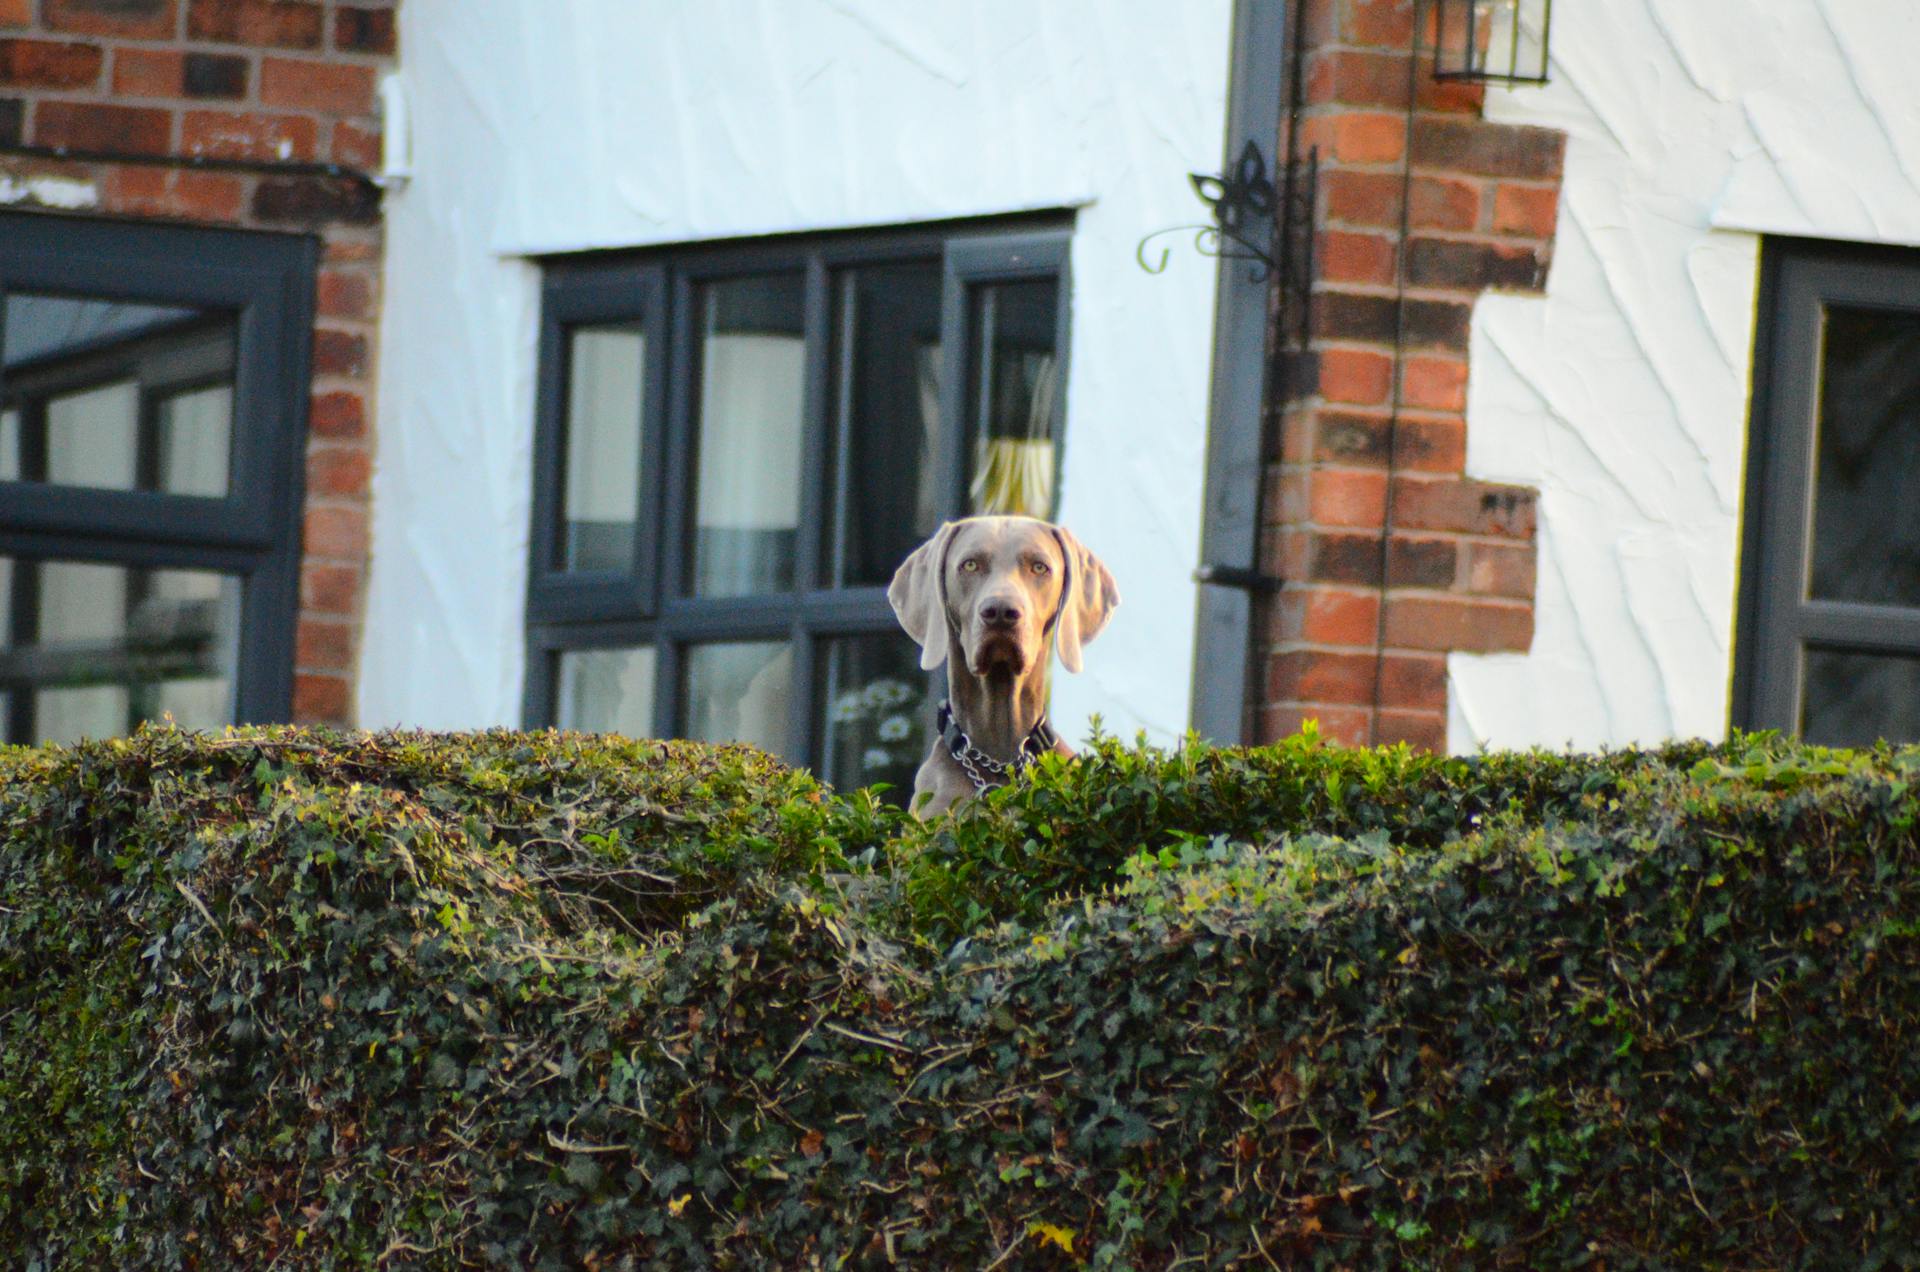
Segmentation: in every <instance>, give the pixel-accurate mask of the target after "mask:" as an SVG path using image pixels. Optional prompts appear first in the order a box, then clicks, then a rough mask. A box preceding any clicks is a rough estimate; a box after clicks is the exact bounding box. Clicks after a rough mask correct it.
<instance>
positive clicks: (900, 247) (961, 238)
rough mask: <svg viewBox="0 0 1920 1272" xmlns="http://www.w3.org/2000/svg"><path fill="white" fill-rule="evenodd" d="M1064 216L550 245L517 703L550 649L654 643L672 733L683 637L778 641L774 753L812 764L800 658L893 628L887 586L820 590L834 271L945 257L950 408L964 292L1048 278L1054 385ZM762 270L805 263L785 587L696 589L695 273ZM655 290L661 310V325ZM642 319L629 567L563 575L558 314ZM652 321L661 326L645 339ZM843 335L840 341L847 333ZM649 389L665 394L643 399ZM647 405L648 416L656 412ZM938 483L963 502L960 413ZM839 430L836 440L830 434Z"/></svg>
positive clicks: (812, 713)
mask: <svg viewBox="0 0 1920 1272" xmlns="http://www.w3.org/2000/svg"><path fill="white" fill-rule="evenodd" d="M1071 231H1072V220H1071V216H1070V214H1066V213H1045V214H1036V215H1034V216H1030V217H1021V218H1017V219H1016V218H1006V219H1001V220H995V221H989V222H980V221H966V222H946V223H940V224H933V225H927V226H921V227H915V228H911V229H881V230H859V231H837V232H833V233H829V234H816V235H795V236H791V237H782V238H777V239H759V240H752V241H748V242H744V243H737V244H720V245H701V246H695V247H680V248H669V249H650V250H647V251H643V252H637V253H622V254H619V255H609V254H592V255H588V256H575V257H566V258H549V259H547V260H546V261H544V262H542V264H543V265H544V267H545V279H544V285H543V300H542V307H541V338H540V351H541V355H540V371H539V379H538V385H537V401H536V409H535V421H536V428H535V437H534V478H535V480H534V498H533V508H532V514H533V525H532V533H531V536H530V541H531V554H530V555H531V560H530V565H531V569H530V576H529V580H528V592H527V664H526V678H525V690H524V695H523V712H524V718H525V720H526V722H527V723H528V725H529V726H530V727H538V726H542V725H546V724H549V723H551V722H552V721H553V720H554V717H555V711H556V701H555V698H556V693H557V689H558V684H557V681H558V677H557V675H556V664H557V662H558V655H560V654H561V653H563V652H568V651H575V650H592V649H618V648H626V647H631V646H634V645H641V644H646V645H651V646H653V648H654V650H655V651H656V652H655V660H656V661H655V681H654V686H655V688H654V725H655V732H656V733H658V734H659V735H660V736H663V737H672V736H680V735H682V733H683V730H684V723H685V719H684V711H685V705H686V704H685V703H684V701H683V700H682V693H681V684H682V681H683V679H684V670H685V651H686V648H687V647H688V646H689V645H695V644H699V643H702V642H706V641H714V640H727V641H754V640H766V641H774V640H780V641H788V642H791V644H792V647H793V650H794V658H795V674H794V679H793V684H792V691H791V694H792V696H791V698H790V701H789V708H790V714H789V718H788V731H787V739H786V746H785V750H786V754H787V755H789V756H792V757H799V758H800V760H801V762H803V763H817V762H818V758H819V756H820V754H821V750H822V747H823V745H824V741H823V738H822V736H821V734H822V729H821V722H820V721H819V720H818V719H816V717H818V716H819V715H820V704H819V703H818V702H817V701H815V697H816V685H815V675H814V669H815V667H816V665H817V662H818V658H819V655H820V648H821V645H822V644H823V642H825V641H828V640H831V639H833V638H835V637H841V636H859V635H866V634H872V633H885V632H891V631H894V630H896V627H897V625H896V622H895V619H894V616H893V612H892V610H891V608H890V607H889V606H888V605H887V600H886V589H885V588H884V587H839V588H836V587H832V586H830V585H829V584H828V583H827V582H826V581H825V580H824V579H823V577H822V564H821V563H822V555H823V554H822V550H821V541H822V539H823V537H824V536H823V534H822V527H823V525H824V519H825V518H826V517H827V516H828V515H829V513H830V510H829V509H828V508H827V506H826V505H827V499H828V485H829V481H830V475H829V474H828V473H827V471H826V469H827V459H828V455H829V453H830V449H829V448H830V446H831V445H832V444H833V439H830V438H829V436H828V433H829V429H830V421H831V417H832V414H833V412H832V411H830V409H829V407H830V403H829V402H828V389H829V381H830V375H829V366H828V361H829V358H830V356H831V354H832V350H833V347H834V343H835V342H834V341H833V340H832V339H831V338H830V327H831V323H832V320H833V297H832V294H831V282H832V277H833V274H834V271H836V270H839V269H842V268H846V267H850V266H860V265H886V264H896V263H906V262H915V261H918V262H928V263H931V262H940V263H941V264H942V268H943V279H944V283H943V288H942V310H941V345H942V348H943V349H944V350H947V351H948V352H947V353H946V354H944V355H943V370H942V381H941V389H940V402H941V414H942V417H943V419H944V420H947V421H958V420H961V419H962V416H963V414H964V413H965V404H966V401H967V398H966V385H965V383H964V380H965V377H964V375H956V374H953V373H952V369H953V368H955V367H960V368H965V367H966V366H967V365H968V361H967V354H968V340H969V337H970V332H969V331H968V325H969V321H968V320H969V317H970V314H969V310H968V304H967V301H968V296H969V289H971V288H974V287H978V286H981V285H983V284H992V283H998V282H1008V281H1018V280H1022V279H1033V278H1054V279H1058V280H1059V283H1060V305H1059V319H1058V344H1057V347H1058V349H1059V351H1060V352H1059V358H1060V363H1059V366H1060V375H1061V376H1062V382H1063V383H1064V377H1065V375H1066V371H1067V363H1068V360H1069V356H1070V348H1071V346H1070V344H1069V341H1068V339H1067V333H1068V330H1069V328H1070V318H1071V316H1070V312H1069V310H1070V304H1069V300H1068V298H1069V295H1070V287H1069V278H1068V255H1069V247H1070V243H1071ZM775 272H790V273H801V274H804V276H805V287H806V301H805V309H804V327H805V331H806V351H805V370H804V388H803V401H804V414H805V418H804V421H803V426H802V441H801V454H802V466H803V473H802V481H803V485H802V489H801V508H800V533H799V535H798V538H797V540H796V551H797V559H796V562H795V575H796V586H795V588H794V590H792V591H791V592H781V593H769V594H760V595H753V596H738V597H711V598H702V597H695V596H692V595H690V594H688V593H689V588H688V586H687V579H686V577H685V571H686V565H687V560H688V550H687V549H688V544H689V540H690V518H691V516H692V512H693V480H694V449H695V441H694V430H695V426H696V421H695V419H694V413H695V406H696V403H697V400H698V373H697V361H698V359H697V353H696V349H697V344H698V342H697V340H696V333H695V330H694V310H695V305H694V301H693V297H694V292H695V289H696V288H697V287H698V286H699V285H701V284H703V283H707V282H713V281H719V280H724V279H727V278H733V277H742V276H752V275H763V274H768V273H775ZM662 297H664V298H665V310H666V315H665V316H666V320H667V321H666V324H665V326H664V327H663V326H662V325H661V323H660V317H661V308H662V304H661V302H662ZM636 320H638V321H642V322H644V324H645V328H646V332H647V354H646V356H647V359H648V365H647V368H646V377H645V382H644V387H643V390H642V392H643V396H644V397H645V399H646V404H647V405H646V415H645V422H644V424H643V441H642V446H641V453H642V459H641V466H642V468H643V470H644V471H645V476H644V478H643V481H642V487H641V504H640V515H639V518H638V520H639V522H640V523H641V527H640V529H639V530H638V532H637V533H638V536H639V537H638V539H637V542H636V558H635V559H636V565H635V568H634V570H633V571H632V573H631V574H606V573H598V574H591V575H583V574H574V575H571V576H569V575H567V574H565V573H564V572H562V571H560V570H558V569H556V568H554V563H555V561H556V560H557V557H556V539H557V537H558V527H559V520H560V509H561V483H562V480H563V471H562V469H563V460H564V453H563V450H562V446H563V432H564V417H565V409H566V389H567V386H566V376H567V369H566V367H565V358H564V351H565V348H566V344H565V328H566V327H567V326H569V325H573V324H577V323H592V322H631V321H636ZM661 332H664V333H665V337H666V338H665V339H661V338H660V334H659V333H661ZM841 343H842V347H843V348H844V342H841ZM661 394H664V401H658V400H656V397H657V395H661ZM656 420H657V421H658V423H656ZM943 436H944V440H945V441H946V443H947V445H946V446H945V448H944V449H943V451H942V453H941V454H940V456H939V457H938V460H937V464H938V467H937V470H936V471H937V474H938V475H937V477H936V481H937V484H938V487H939V489H940V490H941V491H942V493H943V498H944V506H945V509H946V512H945V515H947V516H959V515H962V510H963V509H964V508H965V506H966V483H967V479H968V473H967V467H968V465H967V451H966V447H967V444H968V441H969V440H970V439H971V437H972V426H971V425H970V424H969V425H968V426H966V427H962V428H952V427H949V428H947V429H945V430H944V434H943ZM841 444H844V439H841Z"/></svg>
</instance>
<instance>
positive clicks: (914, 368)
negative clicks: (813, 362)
mask: <svg viewBox="0 0 1920 1272" xmlns="http://www.w3.org/2000/svg"><path fill="white" fill-rule="evenodd" d="M940 288H941V273H940V266H939V264H938V263H937V262H927V263H916V264H907V265H879V266H871V267H868V268H863V269H857V270H846V271H843V272H842V273H840V274H838V275H836V276H835V278H834V301H833V303H834V315H833V348H832V352H831V354H830V355H829V358H828V365H829V366H830V367H831V373H830V374H831V376H832V381H831V388H830V390H829V397H828V400H829V402H830V403H831V404H832V405H831V410H832V412H833V421H834V426H833V446H832V454H831V463H832V468H831V470H830V471H831V474H832V476H831V480H830V481H829V483H828V487H827V488H828V490H830V491H831V492H832V497H831V500H830V504H829V515H828V519H827V521H826V524H825V526H824V527H823V530H824V533H825V536H826V537H825V542H824V544H823V547H824V551H823V554H822V557H823V559H824V560H825V561H827V562H828V563H829V564H828V568H829V570H830V571H831V573H830V576H829V580H828V581H829V582H830V583H831V584H832V585H833V586H836V587H858V586H863V585H877V584H884V583H886V582H887V581H888V580H889V579H891V578H892V577H893V571H894V569H895V568H896V567H897V566H899V564H900V562H901V561H903V560H905V559H906V556H907V554H908V553H909V552H912V551H913V549H914V548H916V547H917V546H919V544H920V543H921V541H922V540H924V539H926V538H927V536H928V535H930V534H932V533H933V532H934V531H935V530H936V529H938V528H939V525H940V513H941V511H942V509H941V499H940V491H939V490H938V489H937V488H936V486H935V484H934V483H935V476H934V474H935V471H936V464H937V462H938V457H939V450H940V447H939V441H938V433H939V427H940Z"/></svg>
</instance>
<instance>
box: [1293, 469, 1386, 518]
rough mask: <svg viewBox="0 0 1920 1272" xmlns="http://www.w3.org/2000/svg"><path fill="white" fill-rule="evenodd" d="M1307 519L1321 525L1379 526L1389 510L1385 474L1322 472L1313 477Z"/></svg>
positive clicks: (1324, 470) (1323, 470)
mask: <svg viewBox="0 0 1920 1272" xmlns="http://www.w3.org/2000/svg"><path fill="white" fill-rule="evenodd" d="M1308 509H1309V510H1308V516H1309V517H1310V519H1311V520H1312V521H1313V522H1314V524H1316V525H1322V526H1377V525H1379V524H1381V521H1382V519H1383V518H1384V517H1385V516H1386V511H1387V479H1386V475H1385V474H1384V473H1377V472H1372V473H1369V472H1341V471H1338V470H1326V469H1322V470H1320V471H1318V472H1316V473H1314V474H1313V481H1312V484H1311V489H1310V495H1309V503H1308Z"/></svg>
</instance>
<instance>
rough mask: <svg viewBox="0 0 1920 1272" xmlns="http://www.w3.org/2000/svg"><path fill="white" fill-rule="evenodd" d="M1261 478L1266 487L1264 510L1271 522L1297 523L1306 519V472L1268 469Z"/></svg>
mask: <svg viewBox="0 0 1920 1272" xmlns="http://www.w3.org/2000/svg"><path fill="white" fill-rule="evenodd" d="M1262 480H1263V481H1264V482H1265V483H1266V487H1267V490H1266V500H1267V502H1266V505H1265V511H1266V515H1267V517H1268V518H1269V520H1270V523H1271V524H1278V525H1298V524H1300V523H1301V522H1303V521H1305V520H1307V484H1308V477H1307V474H1306V473H1303V472H1299V471H1289V470H1284V469H1269V470H1268V471H1267V473H1266V474H1265V475H1264V477H1263V478H1262Z"/></svg>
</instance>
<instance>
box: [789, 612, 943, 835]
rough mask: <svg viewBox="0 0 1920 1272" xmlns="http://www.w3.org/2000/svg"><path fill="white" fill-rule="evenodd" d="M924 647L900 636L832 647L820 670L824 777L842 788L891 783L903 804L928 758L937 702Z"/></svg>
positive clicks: (894, 797) (892, 797)
mask: <svg viewBox="0 0 1920 1272" xmlns="http://www.w3.org/2000/svg"><path fill="white" fill-rule="evenodd" d="M919 653H920V651H919V649H918V648H917V647H916V646H915V645H914V643H913V642H912V641H911V640H909V639H907V637H906V636H905V635H903V634H901V633H898V632H894V633H889V634H887V635H881V636H843V637H840V638H838V639H836V640H832V641H829V642H827V644H826V648H825V650H824V652H823V653H822V654H821V656H820V661H819V666H818V668H817V669H816V670H817V674H818V676H819V680H818V686H819V690H818V701H819V702H820V703H821V705H822V707H823V709H824V712H825V716H826V720H825V725H824V737H823V738H822V741H821V745H820V748H819V753H820V757H821V761H822V763H821V768H820V776H821V777H822V778H823V779H824V780H825V781H827V782H828V783H829V784H831V785H833V786H836V787H839V788H840V789H842V790H852V789H854V788H855V787H859V786H871V785H872V784H874V783H875V782H886V783H888V784H889V785H890V786H891V787H892V789H891V790H889V791H888V792H887V795H886V798H887V799H888V800H889V801H891V802H893V803H895V804H904V803H905V802H906V801H907V799H908V798H909V797H910V796H911V795H912V794H913V775H914V773H915V771H916V770H918V769H919V767H920V763H921V761H922V760H924V759H926V757H927V748H928V747H929V746H930V745H931V742H932V734H933V700H932V694H931V692H930V690H929V687H928V681H927V673H926V672H924V671H921V670H920V658H919Z"/></svg>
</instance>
